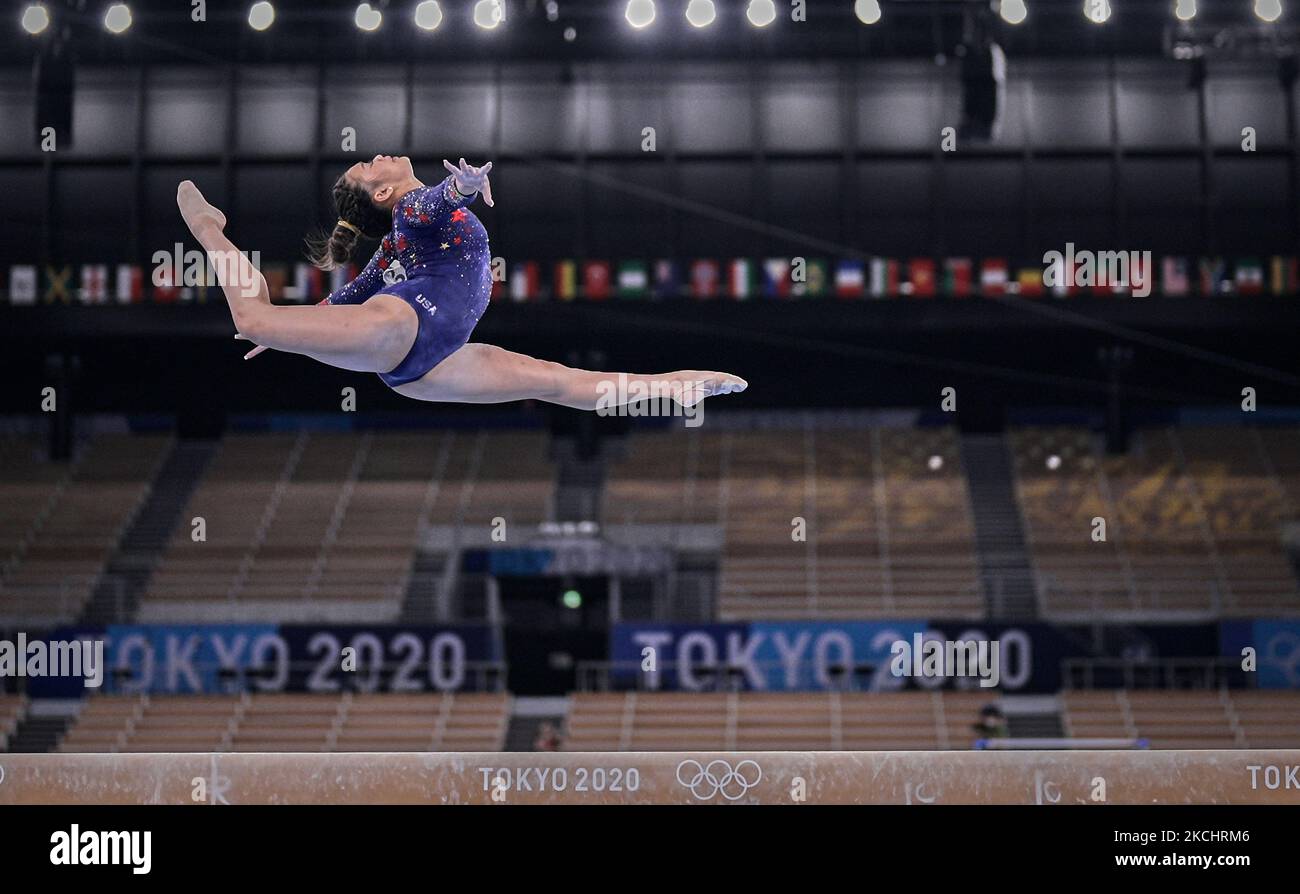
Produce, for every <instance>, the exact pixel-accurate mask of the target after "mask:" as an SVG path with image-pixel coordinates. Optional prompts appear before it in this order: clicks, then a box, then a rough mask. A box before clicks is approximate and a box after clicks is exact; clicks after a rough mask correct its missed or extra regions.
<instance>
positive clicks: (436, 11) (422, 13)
mask: <svg viewBox="0 0 1300 894" xmlns="http://www.w3.org/2000/svg"><path fill="white" fill-rule="evenodd" d="M441 24H442V7H441V6H439V5H438V0H424V2H423V3H421V4H420V5H419V6H417V7H415V26H416V27H417V28H423V29H424V30H425V31H432V30H433V29H434V28H437V27H438V26H439V25H441Z"/></svg>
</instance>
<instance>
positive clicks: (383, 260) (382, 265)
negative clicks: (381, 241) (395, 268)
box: [379, 258, 388, 270]
mask: <svg viewBox="0 0 1300 894" xmlns="http://www.w3.org/2000/svg"><path fill="white" fill-rule="evenodd" d="M379 269H380V270H387V269H388V258H380V259H379Z"/></svg>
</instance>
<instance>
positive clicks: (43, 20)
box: [23, 3, 50, 34]
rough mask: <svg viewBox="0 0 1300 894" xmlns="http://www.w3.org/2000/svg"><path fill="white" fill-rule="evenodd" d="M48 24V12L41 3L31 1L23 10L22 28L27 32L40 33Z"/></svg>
mask: <svg viewBox="0 0 1300 894" xmlns="http://www.w3.org/2000/svg"><path fill="white" fill-rule="evenodd" d="M49 26H50V13H49V11H48V10H47V9H46V8H45V6H44V5H43V4H41V3H33V4H32V5H31V6H29V7H27V8H26V9H24V10H23V30H24V31H26V32H27V33H28V34H40V33H41V32H42V31H44V30H45V29H46V28H48V27H49Z"/></svg>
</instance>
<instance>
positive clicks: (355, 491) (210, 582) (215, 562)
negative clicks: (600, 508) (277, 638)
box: [140, 432, 554, 621]
mask: <svg viewBox="0 0 1300 894" xmlns="http://www.w3.org/2000/svg"><path fill="white" fill-rule="evenodd" d="M544 448H545V445H544V439H543V435H541V434H539V433H530V432H524V433H518V432H503V433H495V432H465V433H460V432H446V433H437V434H392V433H367V434H354V433H347V434H308V433H301V434H296V435H280V434H269V435H231V436H229V437H227V438H226V439H225V440H224V441H223V442H222V444H221V446H220V449H219V451H218V453H217V456H216V458H215V459H214V460H213V462H212V464H211V466H210V467H209V468H208V470H207V472H206V474H205V475H204V476H203V478H202V480H201V481H200V483H199V486H198V487H197V489H196V490H195V492H194V494H193V495H192V497H191V499H190V501H189V505H188V506H187V508H186V510H185V512H184V513H183V519H184V521H185V523H184V524H182V525H180V526H178V528H177V530H176V531H175V532H174V534H173V537H172V541H171V544H170V546H169V547H168V549H167V551H166V553H165V554H164V556H163V557H162V559H161V561H160V563H159V565H158V567H157V569H156V570H155V572H154V574H153V577H152V579H151V581H150V583H149V587H148V591H147V593H146V594H145V598H144V600H143V601H142V605H141V611H140V618H141V620H146V621H168V620H195V619H196V618H210V619H218V618H219V619H221V620H231V619H235V618H239V619H243V620H276V621H288V620H297V621H307V620H350V619H354V618H358V617H365V618H367V619H370V620H394V619H395V618H396V617H397V615H398V614H399V612H400V608H401V601H402V597H403V595H404V593H405V591H406V587H407V582H408V580H409V577H410V574H411V571H412V565H413V563H414V559H415V554H416V550H417V547H418V543H419V538H420V534H421V531H422V530H423V527H424V525H426V524H446V525H471V524H481V525H483V526H484V529H487V527H488V525H489V524H490V523H491V520H492V519H493V518H495V517H497V516H501V517H503V518H505V519H506V521H507V523H510V522H519V523H536V522H539V521H541V520H543V519H545V518H546V517H547V516H548V513H549V511H550V504H551V499H552V494H553V491H554V486H553V482H552V478H553V472H552V470H551V469H550V468H549V465H548V463H547V461H546V459H545V449H544ZM195 518H203V519H204V522H205V528H206V532H205V533H206V540H202V541H196V540H195V539H194V538H193V536H192V528H191V521H192V519H195Z"/></svg>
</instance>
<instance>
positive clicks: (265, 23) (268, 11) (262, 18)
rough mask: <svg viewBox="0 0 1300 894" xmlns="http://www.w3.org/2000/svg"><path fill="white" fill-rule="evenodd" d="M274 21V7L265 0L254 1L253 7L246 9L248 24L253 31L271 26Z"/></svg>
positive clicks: (263, 29)
mask: <svg viewBox="0 0 1300 894" xmlns="http://www.w3.org/2000/svg"><path fill="white" fill-rule="evenodd" d="M274 21H275V7H274V6H272V5H271V4H270V3H267V2H266V0H261V2H259V3H254V4H253V8H252V9H250V10H249V11H248V25H249V27H251V28H252V29H253V30H254V31H265V30H266V29H267V28H270V27H271V23H272V22H274Z"/></svg>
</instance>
